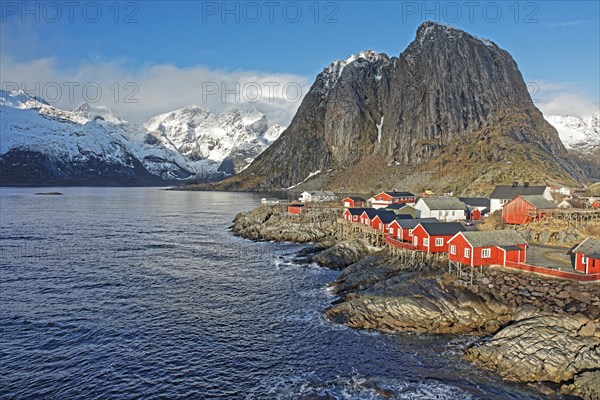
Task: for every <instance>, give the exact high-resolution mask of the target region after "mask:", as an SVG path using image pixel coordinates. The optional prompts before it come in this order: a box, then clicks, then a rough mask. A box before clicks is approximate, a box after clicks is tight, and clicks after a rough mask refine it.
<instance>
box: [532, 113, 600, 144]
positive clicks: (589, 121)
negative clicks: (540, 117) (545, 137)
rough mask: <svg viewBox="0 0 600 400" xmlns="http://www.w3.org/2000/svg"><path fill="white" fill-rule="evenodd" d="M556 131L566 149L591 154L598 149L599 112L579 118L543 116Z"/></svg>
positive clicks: (599, 135)
mask: <svg viewBox="0 0 600 400" xmlns="http://www.w3.org/2000/svg"><path fill="white" fill-rule="evenodd" d="M544 118H546V120H547V121H548V122H550V124H551V125H552V126H554V127H555V128H556V130H557V131H558V135H559V136H560V140H562V142H563V144H564V145H565V147H566V148H567V149H574V150H580V151H584V152H593V151H594V150H597V149H598V148H599V147H600V111H596V112H595V113H594V114H592V115H590V116H588V117H585V118H579V117H575V116H572V115H565V116H560V115H547V116H544Z"/></svg>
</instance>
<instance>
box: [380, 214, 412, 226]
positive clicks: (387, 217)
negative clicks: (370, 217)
mask: <svg viewBox="0 0 600 400" xmlns="http://www.w3.org/2000/svg"><path fill="white" fill-rule="evenodd" d="M396 216H397V215H396V214H394V213H390V214H380V215H378V217H379V219H380V220H381V222H383V223H384V224H386V225H387V224H389V223H390V222H392V221H393V220H395V219H396ZM409 217H410V215H409Z"/></svg>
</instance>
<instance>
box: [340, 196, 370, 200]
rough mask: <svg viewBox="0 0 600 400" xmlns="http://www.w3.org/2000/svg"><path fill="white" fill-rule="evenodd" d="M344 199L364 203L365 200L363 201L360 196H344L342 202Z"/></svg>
mask: <svg viewBox="0 0 600 400" xmlns="http://www.w3.org/2000/svg"><path fill="white" fill-rule="evenodd" d="M346 199H350V200H354V201H365V199H363V198H362V197H360V196H346V197H344V200H346Z"/></svg>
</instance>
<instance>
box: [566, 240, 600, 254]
mask: <svg viewBox="0 0 600 400" xmlns="http://www.w3.org/2000/svg"><path fill="white" fill-rule="evenodd" d="M573 253H581V254H585V255H589V256H591V255H592V254H596V253H600V240H598V239H594V238H591V237H589V238H587V239H585V240H584V241H583V242H581V244H579V246H577V247H575V248H574V249H573ZM594 258H595V257H594Z"/></svg>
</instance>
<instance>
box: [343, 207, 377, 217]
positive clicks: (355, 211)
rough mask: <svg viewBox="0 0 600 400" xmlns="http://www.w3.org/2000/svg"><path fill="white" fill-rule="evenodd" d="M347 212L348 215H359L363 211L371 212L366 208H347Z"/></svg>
mask: <svg viewBox="0 0 600 400" xmlns="http://www.w3.org/2000/svg"><path fill="white" fill-rule="evenodd" d="M347 210H348V211H349V212H350V215H361V214H362V213H363V212H365V210H371V209H370V208H366V207H349V208H347Z"/></svg>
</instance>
